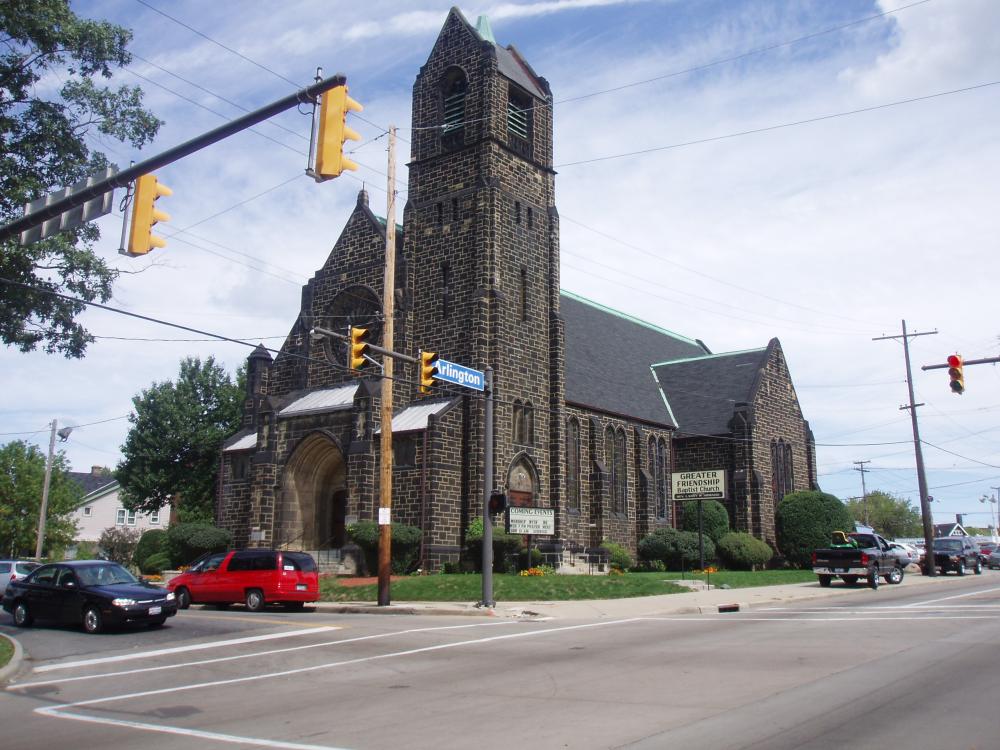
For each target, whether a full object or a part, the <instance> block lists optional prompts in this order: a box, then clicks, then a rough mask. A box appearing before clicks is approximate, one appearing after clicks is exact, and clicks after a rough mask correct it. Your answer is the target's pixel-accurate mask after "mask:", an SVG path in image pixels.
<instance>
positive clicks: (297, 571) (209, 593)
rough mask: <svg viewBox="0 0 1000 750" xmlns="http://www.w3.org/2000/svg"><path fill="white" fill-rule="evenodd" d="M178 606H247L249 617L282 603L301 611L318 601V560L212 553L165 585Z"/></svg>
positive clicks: (266, 552)
mask: <svg viewBox="0 0 1000 750" xmlns="http://www.w3.org/2000/svg"><path fill="white" fill-rule="evenodd" d="M167 588H168V589H170V590H171V591H173V592H174V595H175V596H176V597H177V605H178V606H179V607H180V608H181V609H187V608H188V607H189V606H190V605H191V604H219V605H223V606H224V605H228V604H235V603H238V602H243V603H244V604H245V605H246V607H247V609H249V610H250V611H251V612H258V611H260V610H262V609H263V608H264V606H265V605H267V604H272V603H276V602H280V603H281V604H284V605H285V606H286V607H287V608H289V609H302V607H303V605H304V604H305V603H306V602H314V601H316V600H317V599H319V572H318V571H317V569H316V561H315V560H313V559H312V556H311V555H309V554H307V553H305V552H284V551H278V550H273V549H245V550H239V551H236V552H209V553H208V554H205V555H202V556H201V557H199V558H198V559H197V560H195V561H194V562H193V563H192V564H191V567H190V568H188V570H187V571H186V572H184V573H181V574H180V575H179V576H177V577H176V578H172V579H171V580H170V581H168V582H167Z"/></svg>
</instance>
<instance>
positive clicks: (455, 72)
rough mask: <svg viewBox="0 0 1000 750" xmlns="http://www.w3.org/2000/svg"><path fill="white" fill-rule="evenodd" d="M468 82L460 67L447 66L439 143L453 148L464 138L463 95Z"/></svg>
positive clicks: (443, 88) (443, 86)
mask: <svg viewBox="0 0 1000 750" xmlns="http://www.w3.org/2000/svg"><path fill="white" fill-rule="evenodd" d="M468 88H469V82H468V80H467V79H466V77H465V73H464V72H463V71H462V70H461V69H460V68H449V69H448V71H447V72H446V73H445V76H444V82H443V85H442V92H441V93H442V109H443V112H444V121H443V122H442V125H441V145H442V146H444V147H445V148H454V147H456V146H460V145H462V143H463V141H464V139H465V95H466V92H467V91H468Z"/></svg>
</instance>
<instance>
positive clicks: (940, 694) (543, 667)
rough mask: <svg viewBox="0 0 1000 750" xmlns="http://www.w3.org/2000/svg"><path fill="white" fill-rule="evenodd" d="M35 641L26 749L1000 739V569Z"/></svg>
mask: <svg viewBox="0 0 1000 750" xmlns="http://www.w3.org/2000/svg"><path fill="white" fill-rule="evenodd" d="M0 622H2V623H4V624H5V625H6V624H9V618H6V617H4V618H3V619H2V620H0ZM3 630H4V631H7V632H9V631H10V630H11V629H9V628H7V627H6V626H4V627H3ZM18 637H19V639H20V640H21V642H22V643H23V644H24V646H25V649H26V650H27V652H28V653H29V654H30V655H31V656H32V658H33V660H32V661H31V662H30V663H27V664H26V668H25V669H24V670H22V672H21V673H20V674H19V675H18V677H17V678H16V680H15V681H14V682H13V683H12V684H11V685H10V686H8V689H7V694H6V696H5V698H4V700H3V701H0V727H2V738H3V739H2V741H0V746H3V747H10V748H32V747H72V746H73V745H85V746H88V747H101V748H111V749H114V750H117V749H121V750H124V749H125V748H136V747H142V748H144V749H146V748H150V749H152V750H161V749H162V750H166V749H168V748H170V749H174V748H182V747H183V748H190V747H192V746H194V747H198V748H203V747H204V748H212V747H219V748H225V747H247V748H249V747H265V748H294V749H302V748H326V749H329V748H351V749H352V750H362V749H364V750H367V749H386V748H397V747H405V748H408V749H409V750H416V749H419V748H463V749H465V748H470V747H475V748H477V749H481V750H490V749H491V748H512V747H531V748H625V747H627V748H644V749H645V748H685V747H702V748H711V749H712V750H730V749H732V750H735V749H736V748H741V749H746V748H761V749H763V748H767V749H768V750H783V749H788V750H791V749H792V748H796V749H808V750H819V749H820V748H837V750H843V749H844V748H851V749H852V750H858V749H862V748H887V747H892V748H894V749H895V748H904V747H905V748H918V749H923V748H927V749H936V748H944V747H948V748H978V749H980V750H985V749H986V748H997V747H1000V721H996V717H995V711H994V710H992V706H993V705H994V704H996V703H997V697H996V696H997V693H996V689H995V685H996V683H997V676H998V675H1000V648H997V640H998V638H1000V576H995V575H984V576H981V577H980V576H970V577H967V578H965V579H957V578H956V579H954V580H953V581H951V582H949V583H948V585H943V586H933V587H924V588H913V589H910V590H908V589H907V588H906V587H905V586H902V587H887V586H883V587H882V588H881V589H880V590H879V591H877V592H873V591H870V590H867V589H859V590H858V591H857V592H856V593H850V594H847V595H842V596H838V597H835V598H831V599H818V600H812V601H809V602H805V603H801V604H798V605H791V606H789V607H785V608H777V607H775V608H770V609H757V610H751V611H746V612H738V613H729V614H713V615H676V616H660V617H626V618H621V619H615V620H594V621H586V620H545V621H539V620H534V621H532V620H511V619H499V618H496V619H493V618H470V617H440V616H438V617H428V616H405V617H403V616H395V617H393V616H384V615H383V616H379V615H338V614H331V613H323V612H319V611H317V612H304V613H284V612H281V611H274V612H266V613H262V614H261V615H251V614H250V613H247V612H245V611H243V610H241V609H239V608H235V607H234V608H233V609H232V610H230V611H228V612H218V611H214V610H210V609H204V610H199V609H196V608H192V609H191V610H188V611H187V612H184V613H182V614H181V615H179V616H178V617H176V618H173V620H171V621H170V625H169V626H168V627H166V628H164V629H163V630H160V631H140V632H129V631H125V632H122V633H118V634H113V635H109V636H98V637H94V636H85V635H83V634H82V633H77V632H74V631H72V630H68V629H42V628H38V629H32V630H29V631H19V632H18ZM40 654H41V655H42V656H41V658H39V655H40Z"/></svg>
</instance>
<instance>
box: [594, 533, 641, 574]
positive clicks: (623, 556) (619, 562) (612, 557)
mask: <svg viewBox="0 0 1000 750" xmlns="http://www.w3.org/2000/svg"><path fill="white" fill-rule="evenodd" d="M601 547H602V548H604V549H606V550H607V551H608V562H609V564H610V565H611V567H612V568H615V569H617V570H621V571H625V570H629V569H630V568H631V567H632V566H633V565H634V564H635V563H634V562H633V561H632V555H630V554H629V553H628V550H627V549H625V548H624V547H623V546H622V545H620V544H618V543H617V542H609V541H608V540H607V539H605V540H604V541H603V542H601Z"/></svg>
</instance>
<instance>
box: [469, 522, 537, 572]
mask: <svg viewBox="0 0 1000 750" xmlns="http://www.w3.org/2000/svg"><path fill="white" fill-rule="evenodd" d="M523 549H524V540H523V538H522V537H521V536H520V535H519V534H508V533H507V532H506V531H504V530H503V529H502V528H499V529H498V528H496V527H495V526H494V527H493V572H494V573H514V572H516V571H517V565H518V561H519V559H520V556H521V551H522V550H523ZM465 559H466V560H467V561H468V562H469V563H471V565H472V567H473V569H474V570H476V571H479V572H482V568H483V519H481V518H476V519H475V520H473V521H472V523H470V524H469V529H468V531H466V532H465Z"/></svg>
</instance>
